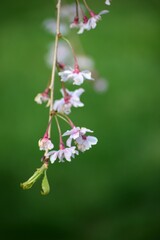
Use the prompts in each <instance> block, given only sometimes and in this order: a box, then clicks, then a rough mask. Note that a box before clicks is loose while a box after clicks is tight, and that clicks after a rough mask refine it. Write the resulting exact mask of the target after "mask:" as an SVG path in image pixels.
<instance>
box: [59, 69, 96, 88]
mask: <svg viewBox="0 0 160 240" xmlns="http://www.w3.org/2000/svg"><path fill="white" fill-rule="evenodd" d="M58 74H59V76H60V77H61V81H62V82H66V81H68V80H69V79H72V80H73V84H74V85H81V84H82V83H83V82H84V80H85V79H88V80H94V79H93V78H92V77H91V72H90V71H88V70H84V71H80V70H79V67H75V69H72V68H70V70H65V71H62V72H59V73H58Z"/></svg>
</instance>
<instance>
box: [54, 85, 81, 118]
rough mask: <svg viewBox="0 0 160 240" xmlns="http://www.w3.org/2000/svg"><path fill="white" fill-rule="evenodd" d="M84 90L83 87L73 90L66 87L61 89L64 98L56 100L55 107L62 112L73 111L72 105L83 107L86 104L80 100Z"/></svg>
mask: <svg viewBox="0 0 160 240" xmlns="http://www.w3.org/2000/svg"><path fill="white" fill-rule="evenodd" d="M83 92H84V89H83V88H80V89H77V90H75V91H73V92H71V91H69V90H68V89H65V92H64V90H63V89H61V93H62V96H63V98H61V99H60V100H55V103H54V106H53V109H54V110H55V111H57V112H60V113H65V114H69V113H70V112H71V107H72V106H73V107H76V108H77V107H83V106H84V104H83V103H82V102H81V101H80V96H81V94H82V93H83Z"/></svg>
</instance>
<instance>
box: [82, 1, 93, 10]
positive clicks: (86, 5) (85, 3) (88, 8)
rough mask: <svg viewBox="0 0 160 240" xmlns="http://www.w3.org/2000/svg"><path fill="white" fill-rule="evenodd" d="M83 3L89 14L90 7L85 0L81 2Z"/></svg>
mask: <svg viewBox="0 0 160 240" xmlns="http://www.w3.org/2000/svg"><path fill="white" fill-rule="evenodd" d="M83 2H84V5H85V7H86V8H87V10H88V11H89V12H91V9H90V7H89V6H88V4H87V2H86V0H83Z"/></svg>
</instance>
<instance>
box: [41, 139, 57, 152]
mask: <svg viewBox="0 0 160 240" xmlns="http://www.w3.org/2000/svg"><path fill="white" fill-rule="evenodd" d="M38 145H39V149H40V150H44V151H47V150H51V149H53V148H54V145H53V143H52V142H51V140H50V139H49V138H48V137H45V136H44V137H43V138H41V139H40V140H39V141H38Z"/></svg>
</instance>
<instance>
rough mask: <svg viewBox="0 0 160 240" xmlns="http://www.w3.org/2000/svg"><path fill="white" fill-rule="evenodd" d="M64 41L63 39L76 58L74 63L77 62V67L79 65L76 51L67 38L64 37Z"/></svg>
mask: <svg viewBox="0 0 160 240" xmlns="http://www.w3.org/2000/svg"><path fill="white" fill-rule="evenodd" d="M62 39H63V40H64V41H65V42H66V43H67V44H68V45H69V47H70V48H71V50H72V54H73V57H74V61H75V65H78V61H77V58H76V54H75V51H74V49H73V47H72V45H71V43H70V41H69V40H68V39H67V38H65V37H62Z"/></svg>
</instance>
